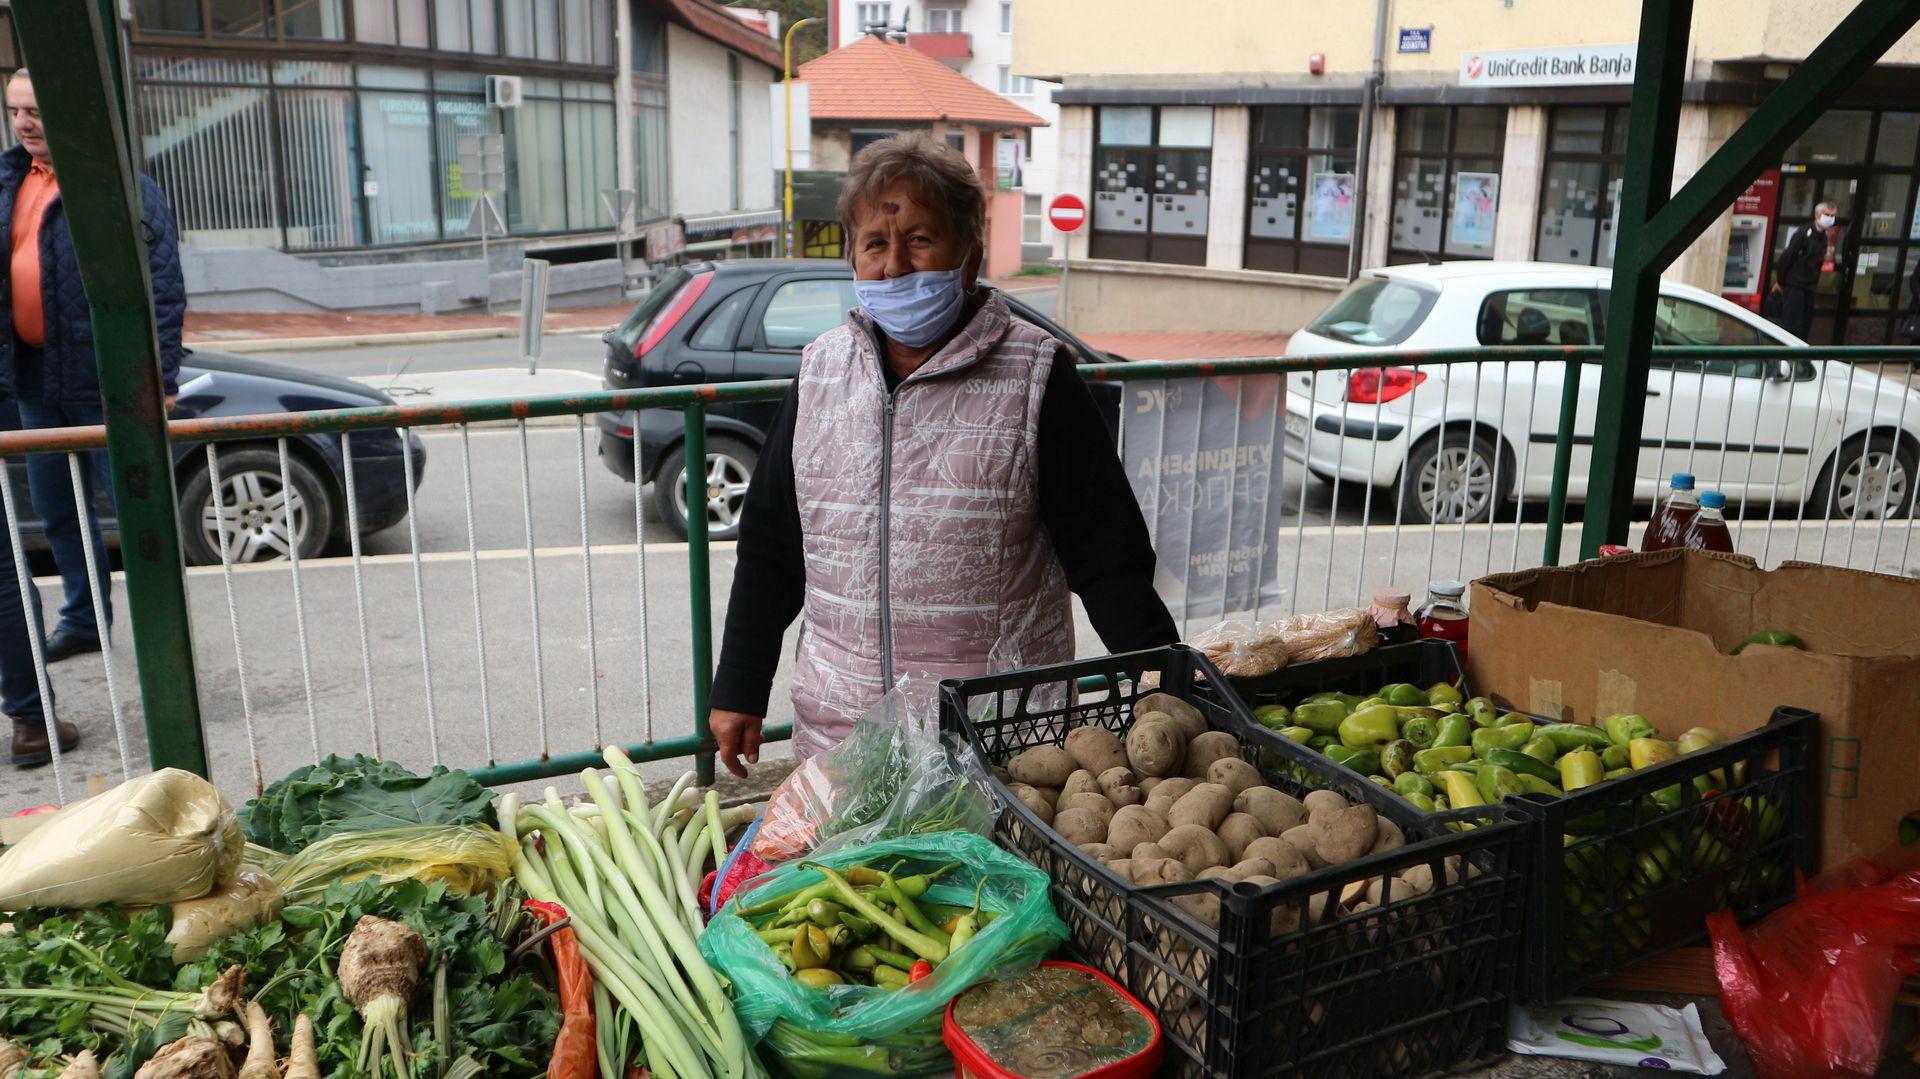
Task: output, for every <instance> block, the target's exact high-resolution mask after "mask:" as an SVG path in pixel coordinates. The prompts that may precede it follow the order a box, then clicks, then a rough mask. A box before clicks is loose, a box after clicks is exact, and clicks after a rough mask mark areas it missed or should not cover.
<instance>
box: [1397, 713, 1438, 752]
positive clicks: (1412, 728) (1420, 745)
mask: <svg viewBox="0 0 1920 1079" xmlns="http://www.w3.org/2000/svg"><path fill="white" fill-rule="evenodd" d="M1400 737H1402V738H1405V739H1406V740H1407V741H1409V742H1412V743H1413V748H1415V749H1432V748H1433V745H1434V741H1435V740H1436V739H1438V738H1439V737H1440V721H1439V720H1435V719H1429V718H1428V717H1426V716H1414V717H1413V718H1412V719H1409V720H1407V721H1406V722H1405V723H1402V724H1400Z"/></svg>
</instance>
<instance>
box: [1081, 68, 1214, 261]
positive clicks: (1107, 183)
mask: <svg viewBox="0 0 1920 1079" xmlns="http://www.w3.org/2000/svg"><path fill="white" fill-rule="evenodd" d="M1094 138H1095V143H1094V154H1093V234H1092V238H1091V245H1092V252H1093V257H1094V258H1108V259H1128V260H1133V261H1144V262H1170V263H1179V264H1182V265H1189V266H1200V265H1204V264H1205V263H1206V261H1207V206H1208V193H1209V191H1210V190H1211V171H1212V167H1213V110H1212V109H1210V108H1205V107H1196V106H1184V105H1183V106H1171V105H1169V106H1163V107H1155V106H1152V105H1103V106H1101V107H1100V110H1099V112H1098V113H1097V115H1096V123H1095V136H1094Z"/></svg>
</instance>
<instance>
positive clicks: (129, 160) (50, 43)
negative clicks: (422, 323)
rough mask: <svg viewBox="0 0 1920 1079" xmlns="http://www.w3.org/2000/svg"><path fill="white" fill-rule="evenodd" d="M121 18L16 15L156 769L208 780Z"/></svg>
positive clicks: (104, 10)
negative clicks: (56, 193)
mask: <svg viewBox="0 0 1920 1079" xmlns="http://www.w3.org/2000/svg"><path fill="white" fill-rule="evenodd" d="M118 7H119V5H118V4H117V3H116V2H115V0H96V2H94V3H82V4H56V3H48V2H36V3H27V4H20V5H17V6H15V7H14V9H13V17H14V21H15V25H16V26H17V27H18V30H19V34H20V46H21V50H22V52H23V53H24V54H25V57H26V60H27V64H28V67H29V68H31V69H32V71H33V83H34V93H35V96H36V97H37V98H38V99H39V103H40V113H41V116H42V117H43V118H44V119H45V121H46V128H47V141H48V144H49V145H50V147H51V148H52V152H53V161H54V170H55V172H56V173H57V174H58V176H59V177H60V197H61V201H62V203H63V205H64V208H65V218H66V221H67V227H68V229H69V230H70V231H71V232H72V234H73V247H74V251H75V253H76V254H77V255H78V256H79V262H80V276H81V280H82V281H83V283H84V284H85V285H86V290H87V301H88V305H89V306H90V307H91V309H92V321H93V342H94V352H95V354H96V355H97V356H98V357H99V368H100V397H101V403H102V407H103V411H104V413H105V419H106V428H107V449H108V454H109V456H110V458H111V460H112V462H113V494H114V499H115V505H116V508H117V510H118V513H119V519H120V537H121V540H120V549H121V555H122V559H123V561H124V564H125V567H126V574H127V599H128V606H129V608H130V612H129V613H130V616H131V621H132V623H133V640H134V653H135V656H136V658H137V660H138V662H139V669H140V699H141V706H142V709H143V711H144V712H145V715H146V724H147V753H148V757H149V758H150V759H151V760H152V762H153V765H154V767H156V768H163V767H174V768H184V769H186V770H188V771H191V772H196V773H198V774H200V775H206V774H207V751H206V741H205V738H204V736H203V734H202V731H201V726H200V695H199V688H198V685H197V682H196V678H195V671H194V663H193V632H192V623H191V620H190V618H189V616H188V610H187V591H186V578H185V575H184V573H183V570H182V563H181V558H180V534H179V519H178V517H177V516H176V514H177V512H178V511H177V508H176V503H175V501H174V490H173V456H172V453H171V451H170V450H169V448H168V445H167V424H166V406H165V397H166V395H165V392H164V391H163V389H162V387H161V383H160V345H159V340H158V338H157V336H156V333H155V329H154V321H153V290H152V285H151V282H150V281H149V280H148V273H147V245H146V240H145V233H144V230H143V228H142V224H141V217H140V195H139V187H138V185H137V181H136V177H137V175H138V171H137V167H136V160H135V158H134V155H133V153H132V148H131V144H130V143H129V141H128V140H127V138H126V135H125V132H126V129H127V110H126V108H125V104H126V97H125V94H124V92H123V91H122V89H121V87H122V86H123V80H122V78H121V71H120V65H119V63H118V60H117V58H118V56H119V48H118V34H119V23H118V21H117V14H116V13H117V11H118Z"/></svg>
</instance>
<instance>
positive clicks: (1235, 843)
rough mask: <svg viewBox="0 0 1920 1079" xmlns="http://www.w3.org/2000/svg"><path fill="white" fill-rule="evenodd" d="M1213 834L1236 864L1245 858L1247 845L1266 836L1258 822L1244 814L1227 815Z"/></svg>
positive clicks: (1264, 830)
mask: <svg viewBox="0 0 1920 1079" xmlns="http://www.w3.org/2000/svg"><path fill="white" fill-rule="evenodd" d="M1214 832H1215V833H1217V834H1218V835H1219V836H1220V841H1221V842H1222V843H1225V844H1226V845H1227V853H1228V854H1231V855H1233V860H1234V861H1236V862H1238V861H1239V860H1240V859H1242V858H1244V857H1246V850H1247V845H1248V844H1250V843H1252V842H1253V841H1254V840H1256V839H1264V838H1266V835H1267V832H1266V829H1264V828H1262V827H1260V822H1259V821H1257V820H1255V819H1254V818H1253V817H1252V816H1250V815H1248V814H1246V813H1229V814H1227V819H1226V820H1223V821H1221V822H1220V827H1218V828H1215V829H1214Z"/></svg>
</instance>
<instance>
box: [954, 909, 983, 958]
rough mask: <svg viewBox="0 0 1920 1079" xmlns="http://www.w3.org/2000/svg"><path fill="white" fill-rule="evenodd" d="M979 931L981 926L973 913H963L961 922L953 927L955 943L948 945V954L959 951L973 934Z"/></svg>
mask: <svg viewBox="0 0 1920 1079" xmlns="http://www.w3.org/2000/svg"><path fill="white" fill-rule="evenodd" d="M979 931H980V926H979V925H978V923H976V922H975V921H974V918H973V915H971V914H962V915H961V916H960V924H959V925H957V926H955V927H954V929H953V943H952V944H951V945H949V946H948V949H947V951H948V954H952V953H953V952H957V951H959V950H960V948H961V946H962V945H964V944H966V943H967V942H968V941H970V940H972V939H973V935H974V934H975V933H977V932H979Z"/></svg>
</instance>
